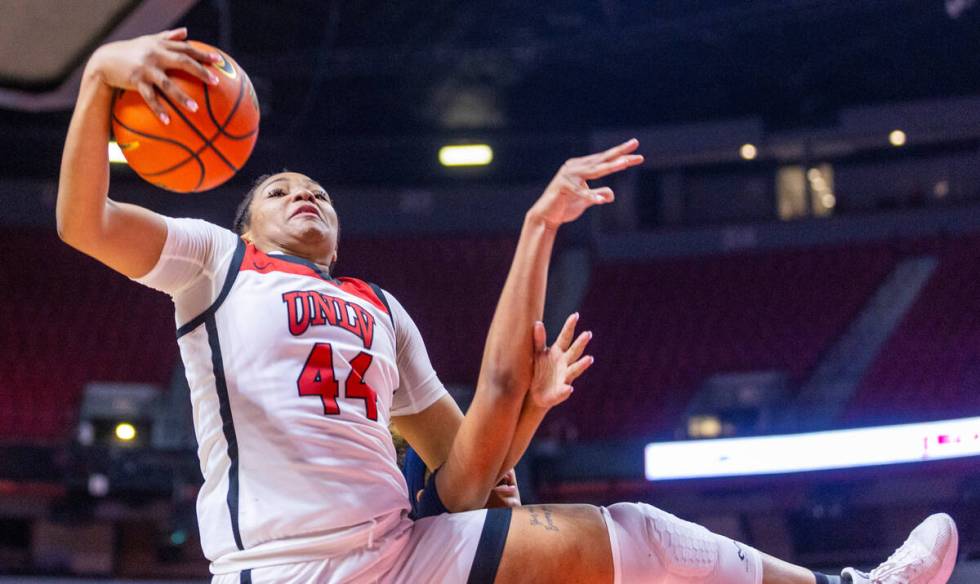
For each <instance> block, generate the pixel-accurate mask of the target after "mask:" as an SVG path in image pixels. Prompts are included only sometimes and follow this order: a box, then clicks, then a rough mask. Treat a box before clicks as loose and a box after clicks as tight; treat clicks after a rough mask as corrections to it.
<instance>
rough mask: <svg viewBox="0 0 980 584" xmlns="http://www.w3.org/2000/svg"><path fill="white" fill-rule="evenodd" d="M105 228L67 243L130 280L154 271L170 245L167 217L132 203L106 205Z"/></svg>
mask: <svg viewBox="0 0 980 584" xmlns="http://www.w3.org/2000/svg"><path fill="white" fill-rule="evenodd" d="M103 215H104V218H103V221H102V224H101V225H100V226H98V228H93V229H92V230H91V231H92V232H91V233H88V234H83V235H82V236H80V237H79V239H78V240H77V241H72V240H68V239H66V240H65V241H66V243H68V244H69V245H71V246H72V247H74V248H76V249H78V250H79V251H81V252H83V253H85V254H88V255H90V256H92V257H93V258H95V259H97V260H99V261H100V262H102V263H103V264H105V265H106V266H108V267H110V268H112V269H113V270H115V271H117V272H119V273H121V274H123V275H124V276H128V277H130V278H140V277H143V276H145V275H146V274H148V273H149V272H150V270H152V269H153V266H155V265H156V264H157V262H158V261H159V260H160V253H161V252H162V251H163V246H164V244H165V243H166V242H167V223H166V221H165V220H164V218H163V216H161V215H159V214H157V213H154V212H153V211H150V210H149V209H144V208H142V207H138V206H136V205H130V204H128V203H117V202H115V201H112V200H108V201H107V202H106V207H105V211H104V214H103Z"/></svg>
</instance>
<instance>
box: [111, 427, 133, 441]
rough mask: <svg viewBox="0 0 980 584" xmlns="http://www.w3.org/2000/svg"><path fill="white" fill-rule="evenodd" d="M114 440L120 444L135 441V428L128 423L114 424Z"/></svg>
mask: <svg viewBox="0 0 980 584" xmlns="http://www.w3.org/2000/svg"><path fill="white" fill-rule="evenodd" d="M115 435H116V439H117V440H119V441H120V442H132V441H133V440H135V439H136V427H135V426H133V425H132V424H130V423H129V422H120V423H119V424H116V430H115Z"/></svg>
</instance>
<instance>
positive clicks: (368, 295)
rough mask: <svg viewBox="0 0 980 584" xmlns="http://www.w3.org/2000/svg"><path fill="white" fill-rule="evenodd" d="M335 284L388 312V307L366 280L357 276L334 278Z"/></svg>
mask: <svg viewBox="0 0 980 584" xmlns="http://www.w3.org/2000/svg"><path fill="white" fill-rule="evenodd" d="M334 284H336V285H337V287H338V288H340V289H341V290H343V291H344V292H348V293H350V294H353V295H354V296H357V297H358V298H363V299H364V300H367V301H368V302H370V303H371V304H373V305H374V306H376V307H377V308H378V310H380V311H381V312H383V313H385V314H388V307H387V306H385V303H384V302H382V301H381V299H380V298H378V295H377V294H375V293H374V290H373V289H372V288H371V285H370V284H368V283H367V282H365V281H364V280H358V279H357V278H334Z"/></svg>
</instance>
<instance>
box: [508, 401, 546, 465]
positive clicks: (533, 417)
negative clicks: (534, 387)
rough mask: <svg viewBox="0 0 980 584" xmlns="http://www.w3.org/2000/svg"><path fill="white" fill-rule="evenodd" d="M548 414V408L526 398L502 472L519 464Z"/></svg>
mask: <svg viewBox="0 0 980 584" xmlns="http://www.w3.org/2000/svg"><path fill="white" fill-rule="evenodd" d="M547 414H548V408H542V407H540V406H536V405H534V404H533V403H532V402H531V400H530V399H527V398H525V400H524V405H523V406H522V408H521V414H520V417H519V418H518V419H517V428H516V429H515V430H514V440H513V441H512V442H511V445H510V451H509V452H508V453H507V456H506V458H504V463H503V465H502V466H501V471H500V472H501V474H503V473H504V472H506V471H508V470H510V469H512V468H514V467H515V466H517V463H518V462H520V460H521V458H522V457H523V456H524V453H525V452H527V448H528V446H530V445H531V440H532V439H533V438H534V435H535V434H536V433H537V431H538V427H539V426H540V425H541V422H542V421H544V417H545V415H547Z"/></svg>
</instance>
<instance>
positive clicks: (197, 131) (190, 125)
mask: <svg viewBox="0 0 980 584" xmlns="http://www.w3.org/2000/svg"><path fill="white" fill-rule="evenodd" d="M161 97H162V98H163V99H164V101H166V102H167V103H168V104H170V107H172V108H173V109H174V112H175V113H176V114H177V115H178V116H179V117H180V119H182V120H184V123H185V124H187V127H188V128H190V129H191V130H192V131H193V132H194V133H195V134H197V137H198V138H200V139H201V140H203V141H204V144H205V145H206V146H208V147H210V148H211V150H214V153H215V154H217V155H218V158H220V159H221V161H222V162H224V163H225V164H227V165H228V168H230V169H231V170H232V171H233V172H238V167H237V166H235V165H234V164H232V163H231V161H230V160H228V159H227V158H226V157H225V155H224V153H222V152H221V151H220V150H218V149H217V148H215V146H214V144H212V143H210V142H209V141H208V138H207V136H205V135H204V132H202V131H201V130H200V129H199V128H198V127H197V126H195V125H194V122H192V121H191V120H190V119H188V118H187V116H186V115H184V112H183V111H181V110H179V109H178V108H177V106H176V105H174V103H173V102H172V101H170V98H169V97H167V96H166V95H163V94H161Z"/></svg>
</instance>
